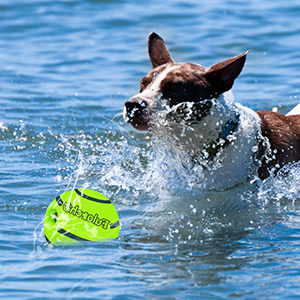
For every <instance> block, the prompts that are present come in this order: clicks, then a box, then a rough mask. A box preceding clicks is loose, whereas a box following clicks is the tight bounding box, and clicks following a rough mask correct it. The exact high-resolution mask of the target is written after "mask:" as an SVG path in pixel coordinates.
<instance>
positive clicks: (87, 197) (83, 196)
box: [75, 189, 111, 204]
mask: <svg viewBox="0 0 300 300" xmlns="http://www.w3.org/2000/svg"><path fill="white" fill-rule="evenodd" d="M75 192H76V193H77V194H78V195H79V196H80V197H82V198H84V199H87V200H90V201H94V202H97V203H103V204H111V202H110V201H109V200H101V199H97V198H93V197H90V196H87V195H85V194H83V193H81V192H80V191H79V190H78V189H75Z"/></svg>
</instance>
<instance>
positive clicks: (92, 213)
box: [44, 189, 120, 245]
mask: <svg viewBox="0 0 300 300" xmlns="http://www.w3.org/2000/svg"><path fill="white" fill-rule="evenodd" d="M119 231H120V221H119V217H118V213H117V211H116V209H115V207H114V206H113V204H112V203H111V202H110V201H109V200H108V199H107V198H106V197H105V196H103V195H102V194H100V193H99V192H96V191H94V190H90V189H75V190H71V191H68V192H65V193H63V194H61V195H60V196H58V197H56V198H55V199H54V200H53V201H52V202H51V204H50V205H49V207H48V209H47V212H46V215H45V220H44V233H45V237H46V240H47V242H48V243H49V244H54V245H59V244H72V243H78V242H84V241H92V242H99V241H106V240H108V239H113V238H117V237H118V235H119Z"/></svg>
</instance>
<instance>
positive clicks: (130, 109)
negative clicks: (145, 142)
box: [123, 97, 150, 130]
mask: <svg viewBox="0 0 300 300" xmlns="http://www.w3.org/2000/svg"><path fill="white" fill-rule="evenodd" d="M123 115H124V119H125V121H126V123H131V125H132V126H133V127H134V128H136V129H138V130H148V128H149V125H148V123H149V122H150V112H149V108H148V105H147V103H146V102H145V101H143V100H142V99H140V98H136V97H132V98H130V99H129V100H127V101H126V102H125V107H124V113H123Z"/></svg>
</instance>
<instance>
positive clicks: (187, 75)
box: [124, 32, 249, 130]
mask: <svg viewBox="0 0 300 300" xmlns="http://www.w3.org/2000/svg"><path fill="white" fill-rule="evenodd" d="M148 52H149V56H150V60H151V63H152V66H153V70H152V71H151V72H150V73H148V74H147V75H146V76H145V77H143V78H142V79H141V81H140V92H139V93H138V94H137V95H135V96H133V97H131V98H130V99H129V100H127V101H126V102H125V108H124V119H125V120H126V122H127V123H131V124H132V126H133V127H134V128H136V129H138V130H148V128H149V125H150V121H151V115H152V113H153V112H155V111H156V110H157V109H159V108H160V107H161V103H162V100H165V101H166V102H167V105H168V106H170V107H172V106H174V105H176V104H179V103H182V102H193V103H196V104H197V103H201V105H200V106H199V105H198V108H197V113H199V117H203V116H205V115H207V114H208V113H209V109H210V106H211V103H210V102H209V101H206V100H209V99H213V98H217V97H219V96H220V95H221V94H222V93H224V92H226V91H228V90H230V89H231V87H232V85H233V82H234V80H235V79H236V78H237V77H238V75H239V74H240V72H241V70H242V68H243V66H244V63H245V60H246V55H247V53H248V52H249V51H246V52H244V53H242V54H240V55H237V56H234V57H231V58H229V59H227V60H225V61H222V62H220V63H217V64H215V65H213V66H211V67H210V68H205V67H203V66H200V65H197V64H191V63H175V62H174V60H173V59H172V57H171V55H170V53H169V51H168V49H167V47H166V45H165V43H164V41H163V39H162V38H161V37H160V36H159V35H157V34H156V33H154V32H152V33H151V34H150V35H149V39H148ZM201 109H202V111H201Z"/></svg>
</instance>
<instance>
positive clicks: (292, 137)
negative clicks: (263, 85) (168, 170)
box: [257, 111, 300, 179]
mask: <svg viewBox="0 0 300 300" xmlns="http://www.w3.org/2000/svg"><path fill="white" fill-rule="evenodd" d="M257 114H258V115H259V116H260V118H261V133H262V135H263V136H265V137H267V138H268V140H269V142H270V145H271V150H272V152H273V154H274V156H273V159H272V160H271V161H266V160H265V159H264V160H263V162H262V163H263V164H262V166H261V167H260V168H259V170H258V174H259V177H260V179H265V178H267V177H268V176H269V175H270V173H269V169H270V168H272V167H275V169H276V171H275V173H277V171H278V170H279V169H280V168H281V167H283V166H284V165H286V164H288V163H293V162H297V161H299V160H300V116H298V115H291V116H285V115H283V114H280V113H276V112H271V111H258V112H257Z"/></svg>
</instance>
